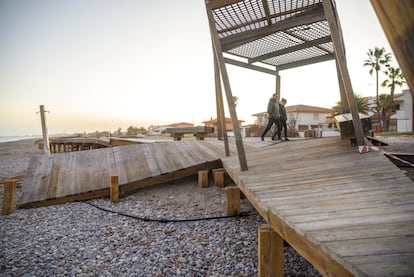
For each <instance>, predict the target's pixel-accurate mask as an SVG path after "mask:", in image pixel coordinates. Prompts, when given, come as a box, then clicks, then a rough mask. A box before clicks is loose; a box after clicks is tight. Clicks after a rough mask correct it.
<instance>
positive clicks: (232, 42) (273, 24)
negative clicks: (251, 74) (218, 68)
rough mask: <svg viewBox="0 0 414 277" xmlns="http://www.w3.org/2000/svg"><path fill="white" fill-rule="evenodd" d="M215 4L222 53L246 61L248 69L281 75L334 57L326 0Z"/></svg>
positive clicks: (214, 15)
mask: <svg viewBox="0 0 414 277" xmlns="http://www.w3.org/2000/svg"><path fill="white" fill-rule="evenodd" d="M210 4H211V8H212V13H213V18H214V22H215V26H216V30H217V33H218V36H219V39H220V44H221V47H222V51H223V53H227V54H231V55H234V56H237V57H241V58H244V59H245V61H246V63H245V66H246V67H248V65H250V64H253V63H258V62H260V63H263V64H266V65H270V66H275V67H276V70H277V71H279V70H284V69H288V68H293V67H297V66H301V65H307V64H312V63H317V62H321V61H326V60H331V59H334V58H335V56H334V47H333V43H332V39H331V32H330V28H329V24H328V22H327V20H326V17H325V14H324V10H323V5H322V1H321V0H308V1H306V0H302V1H296V0H281V1H276V0H245V1H240V0H238V1H234V0H233V1H210ZM226 62H227V63H237V65H239V66H243V64H241V63H240V62H237V61H232V60H231V59H228V58H227V59H226ZM250 68H251V67H250Z"/></svg>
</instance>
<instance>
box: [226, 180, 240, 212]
mask: <svg viewBox="0 0 414 277" xmlns="http://www.w3.org/2000/svg"><path fill="white" fill-rule="evenodd" d="M226 196H227V215H238V214H240V189H239V188H238V187H227V188H226Z"/></svg>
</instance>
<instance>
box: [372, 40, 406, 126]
mask: <svg viewBox="0 0 414 277" xmlns="http://www.w3.org/2000/svg"><path fill="white" fill-rule="evenodd" d="M367 55H368V59H367V60H365V61H364V66H368V67H369V68H370V70H369V73H370V74H371V75H372V74H373V73H374V72H375V77H376V78H375V79H376V110H375V112H376V113H377V114H378V116H379V117H381V120H382V122H383V124H382V125H383V126H384V127H385V128H384V129H385V130H388V128H389V121H390V116H391V112H394V111H395V104H394V93H395V88H396V87H397V86H400V87H401V86H402V85H403V84H404V83H406V81H405V78H404V75H403V74H402V71H401V69H400V68H398V67H393V66H391V54H390V53H386V52H385V49H384V48H379V47H375V48H374V49H369V50H368V52H367ZM380 70H383V71H382V72H383V73H384V74H385V76H387V79H385V80H384V81H383V82H382V83H381V86H382V87H386V88H389V89H390V94H389V95H388V94H381V95H379V92H378V90H379V78H378V73H379V72H380Z"/></svg>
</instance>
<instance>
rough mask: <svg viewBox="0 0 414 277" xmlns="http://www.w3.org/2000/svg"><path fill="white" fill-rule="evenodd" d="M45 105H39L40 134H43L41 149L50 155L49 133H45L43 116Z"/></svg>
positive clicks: (45, 127)
mask: <svg viewBox="0 0 414 277" xmlns="http://www.w3.org/2000/svg"><path fill="white" fill-rule="evenodd" d="M45 112H47V111H45V107H44V106H43V105H40V120H41V121H42V134H43V150H44V151H45V154H47V155H50V148H49V147H50V146H49V135H48V133H47V126H46V117H45Z"/></svg>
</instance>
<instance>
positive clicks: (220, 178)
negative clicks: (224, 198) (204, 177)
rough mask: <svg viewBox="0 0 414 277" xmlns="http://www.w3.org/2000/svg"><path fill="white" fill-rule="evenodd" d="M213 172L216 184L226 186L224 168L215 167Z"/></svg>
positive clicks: (220, 186)
mask: <svg viewBox="0 0 414 277" xmlns="http://www.w3.org/2000/svg"><path fill="white" fill-rule="evenodd" d="M212 173H213V178H214V185H215V186H216V187H219V188H222V187H224V173H225V172H224V168H217V169H213V170H212Z"/></svg>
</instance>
